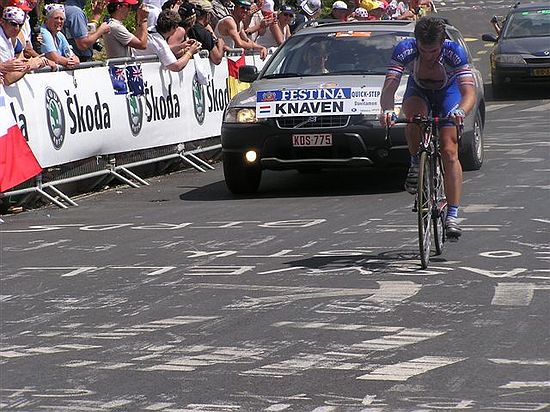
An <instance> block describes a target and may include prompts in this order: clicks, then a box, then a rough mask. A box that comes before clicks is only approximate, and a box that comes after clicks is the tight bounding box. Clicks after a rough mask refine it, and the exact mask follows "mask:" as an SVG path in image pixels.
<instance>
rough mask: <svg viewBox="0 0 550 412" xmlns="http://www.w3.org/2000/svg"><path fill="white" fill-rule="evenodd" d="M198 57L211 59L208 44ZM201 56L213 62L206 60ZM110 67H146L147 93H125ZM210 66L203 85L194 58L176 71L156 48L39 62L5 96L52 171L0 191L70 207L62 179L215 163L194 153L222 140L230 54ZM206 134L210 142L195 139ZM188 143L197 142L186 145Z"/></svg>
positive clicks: (128, 70) (254, 60)
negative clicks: (54, 68) (55, 65)
mask: <svg viewBox="0 0 550 412" xmlns="http://www.w3.org/2000/svg"><path fill="white" fill-rule="evenodd" d="M242 53H243V50H242V49H233V50H231V51H229V52H228V53H227V56H226V57H225V58H224V60H227V59H231V58H232V57H233V56H239V57H240V56H241V55H242ZM245 58H246V63H247V64H254V65H256V66H258V67H259V68H261V67H262V66H263V64H264V62H263V61H261V60H260V59H259V56H258V55H257V54H256V53H250V54H249V53H246V57H245ZM194 59H208V52H207V51H202V52H201V53H200V54H199V56H198V57H197V56H195V58H194ZM194 59H193V61H194ZM203 63H206V64H210V62H209V60H208V61H203ZM113 67H116V68H118V69H120V70H121V71H120V73H118V72H117V73H118V74H120V76H123V75H127V76H139V74H140V73H141V75H142V76H143V80H144V82H143V86H142V87H143V90H142V92H143V94H142V95H140V96H131V95H130V94H120V93H119V92H118V91H117V89H116V88H115V86H114V83H115V82H116V79H113V75H112V74H111V75H110V70H109V69H110V68H113ZM210 69H211V72H212V75H211V78H210V80H209V82H208V84H206V85H203V84H200V83H198V81H197V79H196V76H195V67H194V64H192V63H191V62H190V63H189V64H188V65H187V66H186V67H185V68H184V70H182V71H181V72H179V73H174V72H170V71H167V70H165V69H163V68H162V66H161V65H160V63H159V62H158V59H157V57H156V56H138V57H129V58H121V59H110V60H107V61H104V62H103V61H98V62H86V63H82V64H81V65H80V67H78V68H76V69H75V70H65V69H62V70H60V71H58V72H51V71H49V70H44V69H42V70H40V71H38V72H37V73H31V74H28V75H26V76H25V77H24V78H23V79H22V80H20V81H19V82H17V83H15V84H14V85H12V86H7V87H5V88H4V90H5V94H6V97H7V104H8V105H9V107H10V109H11V112H12V114H13V116H14V118H15V119H16V121H17V123H18V125H19V127H20V128H21V130H22V132H23V134H24V136H25V138H26V139H27V141H28V143H29V146H30V147H31V149H32V151H33V153H34V154H35V156H36V157H37V159H38V161H39V163H40V165H41V166H42V167H43V168H44V169H45V172H46V175H50V176H49V177H50V179H49V180H48V179H46V178H45V177H44V176H43V175H39V176H37V177H36V178H35V179H34V181H29V182H26V183H25V184H23V185H21V186H18V187H16V188H14V189H13V190H10V191H7V192H4V193H0V199H1V198H6V197H14V196H25V195H38V196H41V197H43V198H45V199H47V200H48V201H50V202H52V203H54V204H56V205H57V206H59V207H62V208H65V207H68V206H76V205H77V204H76V202H75V201H74V200H72V199H71V197H70V196H69V195H68V194H66V193H63V192H62V191H61V190H60V189H59V187H58V186H61V185H64V184H67V183H71V182H76V181H79V180H83V179H97V180H98V181H101V180H102V179H104V178H105V177H106V176H107V177H109V178H114V179H117V180H119V181H121V182H123V183H125V184H128V185H130V186H132V187H139V186H140V185H146V184H148V183H147V181H146V180H145V179H143V178H141V177H139V176H138V175H137V174H136V173H134V172H132V171H130V170H129V169H130V168H134V167H138V166H143V165H145V164H150V163H154V162H162V161H169V160H181V161H184V162H185V163H187V164H189V165H190V166H192V167H194V168H196V169H197V170H200V171H205V169H211V168H212V166H210V165H209V164H208V163H207V162H205V161H204V160H202V159H201V158H200V157H199V156H197V155H198V154H205V153H208V152H213V151H214V152H215V151H219V150H220V147H221V146H220V145H219V135H220V131H221V122H222V116H223V111H224V109H225V107H226V106H227V103H228V102H229V95H228V90H227V78H228V68H227V61H222V63H221V64H220V65H217V66H215V65H212V64H210ZM135 70H137V72H135ZM123 71H124V72H123ZM136 73H137V74H136ZM216 140H217V141H216ZM201 141H209V143H211V144H210V145H209V146H206V147H196V146H197V142H201ZM186 144H188V145H190V146H194V147H193V148H192V149H189V150H185V147H186ZM199 146H200V145H199ZM144 151H145V152H146V153H147V155H146V156H145V157H147V156H148V155H149V154H151V155H152V156H151V157H148V158H146V159H139V160H136V161H130V162H127V161H126V159H127V158H129V157H130V158H131V157H132V154H134V153H140V154H142V153H143V152H144ZM167 152H168V153H167ZM86 160H87V162H86ZM94 160H95V164H96V165H97V166H96V167H93V163H94ZM83 162H84V163H87V164H86V166H85V167H82V166H81V164H82V163H83ZM72 165H75V166H74V167H71V166H72ZM90 165H92V166H90ZM61 169H63V170H62V173H61V172H60V171H61ZM90 169H92V170H90ZM67 170H68V171H67ZM67 174H68V175H69V176H67ZM45 180H48V181H45ZM46 189H48V190H50V191H51V192H52V193H53V195H52V194H50V193H48V192H46Z"/></svg>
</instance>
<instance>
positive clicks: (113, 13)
mask: <svg viewBox="0 0 550 412" xmlns="http://www.w3.org/2000/svg"><path fill="white" fill-rule="evenodd" d="M137 3H138V0H109V4H107V12H108V13H109V16H110V18H109V20H108V22H107V23H108V24H109V29H110V31H109V32H108V33H104V34H103V40H104V41H105V47H106V49H107V58H108V59H113V58H116V57H131V56H132V55H133V51H132V48H134V49H138V50H144V49H145V48H146V47H147V16H148V15H149V11H148V10H147V9H146V8H145V6H144V5H143V4H142V5H141V6H139V8H138V9H137V11H136V27H137V28H136V32H135V34H132V33H130V32H129V31H128V29H127V28H126V27H124V24H122V22H123V21H124V20H125V19H126V18H127V17H128V15H129V14H130V6H134V5H136V4H137Z"/></svg>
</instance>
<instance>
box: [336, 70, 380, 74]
mask: <svg viewBox="0 0 550 412" xmlns="http://www.w3.org/2000/svg"><path fill="white" fill-rule="evenodd" d="M331 74H386V72H385V71H381V70H365V69H357V70H337V71H334V72H331Z"/></svg>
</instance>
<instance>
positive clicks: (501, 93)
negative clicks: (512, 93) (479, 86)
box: [491, 75, 508, 100]
mask: <svg viewBox="0 0 550 412" xmlns="http://www.w3.org/2000/svg"><path fill="white" fill-rule="evenodd" d="M491 90H492V91H493V98H494V99H497V100H498V99H503V98H505V97H506V96H507V95H508V92H507V90H506V89H505V87H504V85H503V83H502V81H499V80H498V78H497V76H496V75H493V76H492V81H491Z"/></svg>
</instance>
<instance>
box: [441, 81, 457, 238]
mask: <svg viewBox="0 0 550 412" xmlns="http://www.w3.org/2000/svg"><path fill="white" fill-rule="evenodd" d="M441 98H442V100H441V109H440V110H441V114H442V115H443V116H448V115H449V114H450V113H451V111H452V110H453V109H455V108H457V107H458V104H459V103H460V99H461V94H460V90H459V89H458V86H457V84H456V83H452V84H451V85H450V86H449V87H447V88H446V89H445V91H444V93H443V94H442V96H441ZM439 135H440V143H441V157H442V159H443V167H444V168H445V195H446V197H447V204H448V205H449V206H448V209H447V222H446V227H447V234H448V235H449V236H450V237H455V238H457V237H459V236H460V235H461V233H462V232H461V230H460V226H459V225H458V220H457V218H458V207H459V205H460V198H461V195H462V166H461V165H460V161H459V159H458V138H457V130H456V126H455V124H454V123H452V122H447V123H444V124H442V125H441V128H440V133H439Z"/></svg>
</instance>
